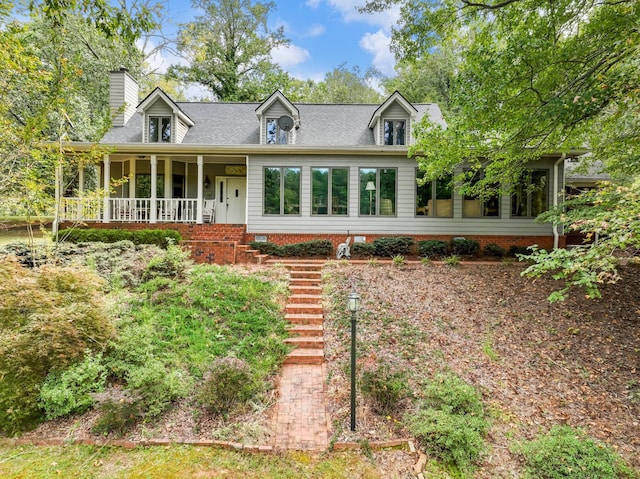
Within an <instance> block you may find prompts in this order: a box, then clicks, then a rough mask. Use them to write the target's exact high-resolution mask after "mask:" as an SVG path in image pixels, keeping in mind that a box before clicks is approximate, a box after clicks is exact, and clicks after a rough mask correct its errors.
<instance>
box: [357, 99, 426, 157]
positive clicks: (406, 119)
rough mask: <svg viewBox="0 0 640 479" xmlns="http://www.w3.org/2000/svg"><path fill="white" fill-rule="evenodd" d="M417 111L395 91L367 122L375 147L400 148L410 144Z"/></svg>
mask: <svg viewBox="0 0 640 479" xmlns="http://www.w3.org/2000/svg"><path fill="white" fill-rule="evenodd" d="M417 114H418V110H417V109H416V108H415V107H414V106H413V105H412V104H411V103H409V101H408V100H407V99H406V98H405V97H403V96H402V95H401V94H400V92H398V91H395V92H394V93H393V94H392V95H391V96H390V97H389V98H387V99H386V100H385V101H384V103H382V105H380V106H379V107H378V108H377V109H376V111H374V112H373V115H372V116H371V120H370V121H369V128H371V129H373V136H374V139H375V143H376V145H389V146H391V145H393V146H402V145H408V144H410V143H411V128H412V126H413V123H414V122H415V121H416V116H417Z"/></svg>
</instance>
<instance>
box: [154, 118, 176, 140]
mask: <svg viewBox="0 0 640 479" xmlns="http://www.w3.org/2000/svg"><path fill="white" fill-rule="evenodd" d="M149 143H171V117H170V116H151V117H149Z"/></svg>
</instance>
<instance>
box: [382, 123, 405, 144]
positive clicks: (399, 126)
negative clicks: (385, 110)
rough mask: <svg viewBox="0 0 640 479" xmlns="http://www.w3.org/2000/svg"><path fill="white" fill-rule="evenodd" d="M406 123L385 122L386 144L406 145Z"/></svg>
mask: <svg viewBox="0 0 640 479" xmlns="http://www.w3.org/2000/svg"><path fill="white" fill-rule="evenodd" d="M405 131H406V128H405V121H404V120H384V144H385V145H405V144H406V140H405Z"/></svg>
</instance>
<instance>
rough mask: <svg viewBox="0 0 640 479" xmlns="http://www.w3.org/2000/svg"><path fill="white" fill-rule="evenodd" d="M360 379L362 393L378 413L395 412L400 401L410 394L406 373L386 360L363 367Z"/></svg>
mask: <svg viewBox="0 0 640 479" xmlns="http://www.w3.org/2000/svg"><path fill="white" fill-rule="evenodd" d="M360 381H361V391H362V393H363V394H364V395H365V396H366V397H368V398H369V400H370V401H371V404H372V406H373V410H374V411H375V412H376V413H378V414H392V413H394V412H396V411H397V410H398V408H399V405H400V403H401V401H402V400H403V399H405V398H406V397H407V396H408V395H409V394H410V388H409V383H408V381H407V377H406V374H405V373H404V372H403V371H399V370H397V369H396V368H394V367H393V366H392V365H391V364H389V363H388V362H387V361H381V362H379V363H376V365H375V366H374V367H373V368H368V369H365V370H364V371H363V372H362V375H361V378H360Z"/></svg>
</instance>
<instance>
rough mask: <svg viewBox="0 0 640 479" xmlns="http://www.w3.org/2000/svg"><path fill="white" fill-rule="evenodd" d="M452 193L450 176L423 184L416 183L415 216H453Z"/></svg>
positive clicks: (451, 178) (451, 177)
mask: <svg viewBox="0 0 640 479" xmlns="http://www.w3.org/2000/svg"><path fill="white" fill-rule="evenodd" d="M416 173H417V172H416ZM416 179H417V178H416ZM452 191H453V176H452V175H447V176H445V177H443V178H439V179H437V180H433V181H425V182H424V183H423V184H419V182H418V186H417V188H416V215H418V216H439V217H451V216H453V200H452V195H451V193H452Z"/></svg>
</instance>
